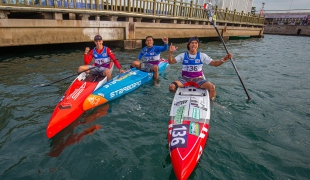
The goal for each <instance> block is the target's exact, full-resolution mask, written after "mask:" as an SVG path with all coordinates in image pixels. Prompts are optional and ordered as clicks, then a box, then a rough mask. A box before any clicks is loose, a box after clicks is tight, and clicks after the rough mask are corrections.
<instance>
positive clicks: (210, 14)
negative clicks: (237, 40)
mask: <svg viewBox="0 0 310 180" xmlns="http://www.w3.org/2000/svg"><path fill="white" fill-rule="evenodd" d="M203 7H204V10H205V11H206V13H207V16H208V18H209V21H210V22H211V23H212V24H213V27H214V28H215V30H216V32H217V34H218V36H219V38H220V39H221V41H222V44H223V46H224V48H225V50H226V53H227V54H229V52H228V50H227V47H226V44H225V42H224V40H223V38H222V36H221V34H220V32H219V30H218V29H217V27H216V15H215V14H214V10H213V7H212V4H211V3H210V2H209V3H205V4H204V6H203ZM230 62H231V63H232V65H233V67H234V69H235V71H236V73H237V75H238V78H239V80H240V82H241V84H242V87H243V89H244V91H245V93H246V95H247V96H248V100H249V101H250V100H251V97H250V95H249V93H248V91H247V89H246V88H245V86H244V84H243V81H242V79H241V77H240V75H239V72H238V70H237V68H236V66H235V63H234V61H233V60H232V59H230Z"/></svg>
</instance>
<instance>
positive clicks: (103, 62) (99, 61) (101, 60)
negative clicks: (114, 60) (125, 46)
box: [93, 46, 111, 68]
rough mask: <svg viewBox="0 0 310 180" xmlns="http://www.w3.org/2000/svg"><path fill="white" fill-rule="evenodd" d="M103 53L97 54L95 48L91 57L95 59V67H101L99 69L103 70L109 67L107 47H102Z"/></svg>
mask: <svg viewBox="0 0 310 180" xmlns="http://www.w3.org/2000/svg"><path fill="white" fill-rule="evenodd" d="M103 48H104V49H103V51H102V53H100V54H98V53H97V51H96V48H94V50H93V57H94V58H95V66H99V65H100V66H101V67H105V68H109V66H110V61H111V59H110V57H109V55H108V53H107V47H105V46H104V47H103Z"/></svg>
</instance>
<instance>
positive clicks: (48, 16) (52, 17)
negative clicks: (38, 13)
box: [42, 12, 62, 19]
mask: <svg viewBox="0 0 310 180" xmlns="http://www.w3.org/2000/svg"><path fill="white" fill-rule="evenodd" d="M42 15H43V17H44V19H54V14H53V13H50V12H44V13H42ZM61 18H62V16H61Z"/></svg>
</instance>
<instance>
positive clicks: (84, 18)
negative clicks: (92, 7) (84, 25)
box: [79, 14, 90, 21]
mask: <svg viewBox="0 0 310 180" xmlns="http://www.w3.org/2000/svg"><path fill="white" fill-rule="evenodd" d="M89 16H90V15H89V14H79V19H81V20H82V21H88V20H89Z"/></svg>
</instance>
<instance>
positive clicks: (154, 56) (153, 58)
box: [142, 46, 160, 64]
mask: <svg viewBox="0 0 310 180" xmlns="http://www.w3.org/2000/svg"><path fill="white" fill-rule="evenodd" d="M142 53H143V55H144V60H145V61H146V62H148V63H152V64H156V63H157V62H159V60H160V52H156V47H155V46H153V47H151V48H148V47H145V48H143V50H142Z"/></svg>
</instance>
